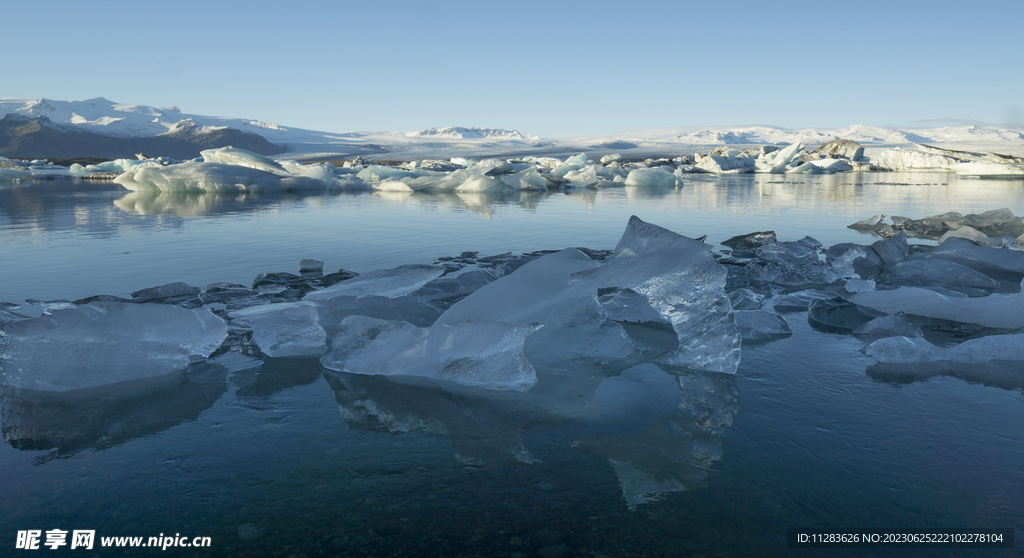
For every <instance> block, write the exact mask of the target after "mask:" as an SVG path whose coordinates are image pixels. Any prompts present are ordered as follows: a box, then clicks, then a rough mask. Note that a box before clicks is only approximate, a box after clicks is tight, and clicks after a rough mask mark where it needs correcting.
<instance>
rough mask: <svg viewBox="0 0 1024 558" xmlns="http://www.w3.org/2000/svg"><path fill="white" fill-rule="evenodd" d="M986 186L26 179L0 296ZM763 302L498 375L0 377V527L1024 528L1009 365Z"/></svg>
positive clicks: (311, 532) (354, 532)
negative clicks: (915, 356) (926, 355)
mask: <svg viewBox="0 0 1024 558" xmlns="http://www.w3.org/2000/svg"><path fill="white" fill-rule="evenodd" d="M1000 207H1008V208H1010V209H1011V210H1013V211H1014V213H1015V214H1017V215H1021V214H1024V183H1022V182H1021V181H994V180H985V181H983V180H972V179H966V178H959V177H956V176H954V175H947V174H916V175H909V174H908V175H902V174H845V175H834V176H824V177H797V178H791V177H780V176H761V175H738V176H729V177H710V176H695V177H691V178H689V179H687V180H686V184H685V186H684V187H683V188H682V189H679V190H672V191H663V192H650V191H646V192H644V191H635V190H632V189H618V190H602V191H593V190H586V191H580V192H569V193H560V192H552V193H546V194H516V195H513V196H507V197H493V196H484V195H478V194H473V195H455V194H451V195H444V196H431V195H421V194H412V195H406V196H393V195H380V194H371V193H366V194H358V195H348V194H346V195H320V194H318V195H299V194H284V195H246V196H234V195H232V196H224V195H219V194H160V195H153V194H136V193H129V192H126V191H124V190H120V189H119V187H117V186H116V185H111V184H89V183H64V182H60V181H52V182H37V183H29V184H25V185H19V186H14V187H4V188H3V189H2V190H0V251H2V254H3V260H4V265H2V266H0V300H6V301H12V302H19V301H22V300H24V299H26V298H34V299H42V300H50V299H58V298H64V299H69V300H74V299H76V298H80V297H84V296H89V295H94V294H100V293H106V294H115V295H122V296H124V295H127V294H128V293H130V292H132V291H134V290H136V289H140V288H144V287H149V286H153V285H159V284H163V283H168V282H172V281H185V282H188V283H190V284H193V285H197V286H204V285H205V284H207V283H211V282H214V281H231V282H238V283H243V284H248V283H250V282H251V281H252V279H253V278H254V277H255V276H256V275H257V274H258V273H261V272H266V271H290V272H297V270H298V261H299V259H301V258H315V259H320V260H323V261H325V262H326V269H327V270H328V271H332V270H334V269H337V268H342V267H343V268H347V269H351V270H354V271H359V272H365V271H369V270H372V269H377V268H384V267H392V266H395V265H399V264H406V263H430V262H434V261H436V259H437V258H438V257H442V256H451V255H457V254H459V253H460V252H462V251H479V252H480V253H481V255H485V254H499V253H504V252H509V251H511V252H514V253H519V252H527V251H532V250H539V249H557V248H562V247H565V246H585V247H589V248H597V249H601V248H611V247H613V246H614V244H615V242H616V240H617V239H618V237H619V236H620V235H621V234H622V230H623V229H624V228H625V224H626V221H627V219H628V217H629V215H632V214H635V215H638V216H640V217H641V218H643V219H644V220H646V221H649V222H652V223H655V224H658V225H662V226H664V227H666V228H669V229H672V230H674V231H676V232H679V233H681V234H685V235H688V236H694V237H696V236H701V235H704V234H707V235H708V241H709V242H712V243H714V242H718V241H721V240H724V239H726V238H728V237H730V236H733V235H736V234H741V233H747V232H752V231H756V230H775V231H776V232H777V233H778V236H779V238H780V239H781V240H796V239H798V238H800V237H803V236H804V235H811V236H813V237H815V238H817V239H818V240H820V241H821V242H823V243H824V244H825V245H826V246H828V245H831V244H834V243H837V242H847V241H852V242H860V243H869V242H871V241H873V240H875V239H873V238H871V237H870V236H867V235H863V234H861V233H857V232H855V231H852V230H850V229H847V228H846V225H847V224H849V223H852V222H854V221H858V220H861V219H864V218H867V217H870V216H871V215H874V214H879V213H888V214H896V215H903V216H907V217H914V218H919V217H923V216H926V215H932V214H937V213H943V212H946V211H959V212H961V213H965V214H966V213H973V212H981V211H985V210H989V209H996V208H1000ZM786 317H787V319H788V320H789V322H790V323H791V325H792V326H793V329H794V335H793V336H792V337H790V338H788V339H784V340H781V341H775V342H772V343H768V344H763V345H748V346H745V347H744V348H743V359H742V362H741V364H740V368H739V371H738V372H737V374H736V375H735V376H729V375H722V374H715V373H700V372H694V371H687V370H676V369H671V368H669V367H665V366H661V367H657V366H654V365H651V364H645V365H639V366H636V367H629V368H626V369H624V368H623V367H616V366H614V365H601V364H596V363H580V364H579V366H577V367H574V368H572V367H570V368H566V369H541V370H538V374H539V376H540V379H541V382H540V383H539V384H538V386H537V387H536V388H535V389H534V390H532V391H531V392H530V394H526V395H522V394H511V395H510V394H495V393H493V392H484V391H482V390H472V389H457V388H451V387H444V386H439V385H430V384H421V383H411V384H410V383H403V382H401V381H397V380H393V379H392V380H389V379H385V378H379V377H367V376H350V375H345V374H335V373H330V372H326V371H324V370H323V369H322V368H321V367H320V365H319V363H318V362H317V361H316V360H315V359H267V360H266V361H265V362H263V363H262V364H259V365H255V366H254V363H251V362H249V363H244V362H241V360H238V361H223V362H220V363H219V364H215V365H202V366H198V367H194V368H192V369H190V370H188V371H185V372H182V373H179V374H177V375H175V376H174V377H173V378H163V379H160V380H154V381H148V382H142V383H139V384H136V385H133V386H131V387H130V388H125V387H124V386H121V387H119V388H117V389H115V390H105V391H104V390H98V391H97V392H95V393H92V394H87V395H85V396H82V397H81V398H79V399H77V400H73V401H68V400H65V399H61V398H60V397H56V398H38V397H35V398H33V397H25V396H24V394H22V395H18V394H12V393H5V395H4V397H3V403H2V416H3V429H4V436H5V441H6V442H7V443H5V444H3V445H2V446H0V478H2V480H0V483H2V486H3V498H2V499H0V533H2V538H0V544H3V545H7V546H6V547H5V548H9V549H13V548H14V538H15V534H16V532H17V531H18V530H26V529H41V530H49V529H65V530H72V529H96V530H97V536H114V535H117V536H145V537H148V536H157V535H159V534H161V533H164V534H174V533H181V534H182V535H187V536H210V537H212V539H213V546H212V548H211V549H209V551H199V550H195V549H174V550H168V551H167V552H175V553H180V554H182V555H217V556H220V555H237V556H282V557H287V556H292V555H295V556H302V555H305V556H330V555H342V556H508V557H512V556H538V555H540V556H573V557H577V556H578V557H584V556H586V557H594V556H609V557H616V556H777V555H788V554H792V553H793V552H797V551H792V550H787V549H786V548H785V544H786V540H785V536H786V529H787V528H788V527H830V528H933V529H935V528H957V527H986V528H1006V527H1011V528H1016V529H1017V532H1018V533H1024V531H1022V529H1024V469H1022V468H1021V467H1020V464H1021V463H1024V426H1022V425H1024V398H1022V390H1024V370H1019V369H1017V368H1015V367H1013V366H1010V365H997V366H995V367H989V368H985V367H980V368H977V369H973V370H945V369H943V370H939V369H934V370H930V371H927V370H926V371H924V372H922V371H920V370H918V371H917V372H916V373H910V372H907V371H901V370H892V369H885V368H884V367H879V366H878V365H876V364H874V361H873V359H871V358H869V357H867V356H865V355H863V354H862V353H861V352H860V348H861V347H862V343H861V342H859V341H858V340H856V339H854V338H852V337H850V336H847V335H839V334H832V333H823V332H820V331H816V330H814V329H812V328H810V327H809V326H808V324H807V321H806V313H794V314H787V315H786ZM257 364H258V363H257ZM247 366H250V367H248V368H247ZM1019 546H1020V545H1019V543H1018V547H1019ZM44 552H49V550H45V551H44ZM74 552H80V551H78V550H76V551H74ZM799 552H800V553H801V554H805V555H820V556H828V555H833V553H831V552H827V551H808V550H804V551H799ZM845 552H846V553H847V554H849V555H858V556H862V555H879V556H889V555H893V556H895V555H902V554H900V551H898V550H873V551H869V550H848V551H845ZM943 552H948V553H952V552H955V553H956V555H977V556H1017V555H1019V549H1017V550H979V551H973V552H972V551H962V550H958V551H943ZM150 553H159V551H151V552H150ZM107 554H112V555H116V554H118V552H116V551H113V550H107V551H105V552H104V554H103V555H107ZM83 555H84V553H83ZM929 555H932V553H929ZM950 555H953V554H950Z"/></svg>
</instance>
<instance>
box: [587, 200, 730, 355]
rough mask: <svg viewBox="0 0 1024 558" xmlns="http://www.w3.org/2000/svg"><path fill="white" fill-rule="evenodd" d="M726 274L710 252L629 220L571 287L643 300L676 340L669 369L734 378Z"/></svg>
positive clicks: (701, 245)
mask: <svg viewBox="0 0 1024 558" xmlns="http://www.w3.org/2000/svg"><path fill="white" fill-rule="evenodd" d="M726 274H727V272H726V269H725V267H723V266H722V265H720V264H719V263H718V262H716V261H715V260H714V258H713V257H712V255H711V246H709V245H707V244H704V243H703V242H699V241H697V240H694V239H692V238H687V237H685V236H682V235H679V234H676V233H674V232H672V231H670V230H668V229H664V228H662V227H659V226H657V225H652V224H650V223H646V222H644V221H642V220H641V219H640V218H638V217H636V216H633V217H630V219H629V224H628V225H627V226H626V231H625V232H624V233H623V235H622V238H621V239H619V243H618V244H617V245H616V246H615V250H614V252H613V253H612V255H611V257H609V258H608V259H606V260H605V263H604V265H602V266H600V267H598V268H595V269H592V270H587V271H581V272H578V273H576V274H575V275H574V276H573V282H574V284H577V285H580V286H584V285H585V286H587V287H589V288H590V289H592V290H594V291H597V290H599V289H609V288H619V289H630V290H632V291H633V292H634V293H636V294H638V295H640V296H642V297H645V298H646V299H647V304H648V305H649V306H650V307H651V308H653V309H654V310H655V311H656V312H657V313H658V314H660V315H661V317H662V319H663V320H664V321H665V322H667V323H670V324H672V328H673V329H674V330H675V332H676V335H677V336H678V338H679V349H678V350H677V351H676V352H675V353H674V354H673V355H672V356H671V357H670V359H669V360H670V362H671V363H672V364H676V365H683V366H689V367H692V368H697V369H701V370H709V371H716V372H727V373H735V372H736V367H737V366H738V365H739V361H740V333H739V330H738V329H737V328H736V324H735V323H733V320H732V318H731V316H730V315H729V314H730V311H731V310H732V307H731V304H730V302H729V297H728V296H727V295H726V293H725V279H726Z"/></svg>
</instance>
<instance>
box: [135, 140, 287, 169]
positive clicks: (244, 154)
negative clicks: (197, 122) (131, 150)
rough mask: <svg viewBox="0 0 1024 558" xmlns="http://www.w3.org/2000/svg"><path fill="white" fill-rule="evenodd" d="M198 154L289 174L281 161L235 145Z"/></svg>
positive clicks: (213, 160)
mask: <svg viewBox="0 0 1024 558" xmlns="http://www.w3.org/2000/svg"><path fill="white" fill-rule="evenodd" d="M199 154H200V155H201V156H202V157H203V161H205V162H207V163H220V164H222V165H232V166H239V167H247V168H251V169H257V170H261V171H266V172H271V173H274V174H281V175H287V174H291V173H289V172H288V171H286V170H285V169H284V167H283V166H281V163H278V162H277V161H275V160H273V159H271V158H270V157H264V156H263V155H259V154H257V153H253V152H251V151H246V150H245V149H238V148H236V147H231V146H228V147H221V148H219V149H206V150H204V151H201V152H200V153H199ZM125 170H127V169H125Z"/></svg>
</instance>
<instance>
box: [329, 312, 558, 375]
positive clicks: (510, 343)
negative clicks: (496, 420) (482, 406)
mask: <svg viewBox="0 0 1024 558" xmlns="http://www.w3.org/2000/svg"><path fill="white" fill-rule="evenodd" d="M540 327H541V326H540V325H539V324H526V325H509V324H504V323H498V322H473V321H467V322H464V323H462V324H459V325H457V326H444V325H434V326H431V327H429V328H420V327H416V326H414V325H412V324H410V323H408V322H401V321H389V320H378V319H376V318H369V317H366V316H349V317H347V318H345V319H344V320H342V321H341V326H340V327H339V329H338V332H337V333H336V334H335V336H334V339H333V340H332V341H331V351H330V353H328V354H326V355H324V356H323V357H322V358H321V359H320V363H321V364H322V365H323V366H324V368H327V369H328V370H334V371H338V372H347V373H350V374H370V375H383V376H421V377H426V378H431V379H434V380H441V381H447V382H454V383H458V384H463V385H469V386H478V387H482V388H486V389H499V390H502V389H507V390H515V391H526V390H528V389H529V388H530V387H532V386H533V385H534V384H536V383H537V374H536V371H535V370H534V368H533V366H532V365H530V363H529V362H527V360H526V357H525V356H524V355H523V344H524V343H525V342H526V338H527V336H529V335H530V334H531V333H533V332H535V331H537V330H538V329H540Z"/></svg>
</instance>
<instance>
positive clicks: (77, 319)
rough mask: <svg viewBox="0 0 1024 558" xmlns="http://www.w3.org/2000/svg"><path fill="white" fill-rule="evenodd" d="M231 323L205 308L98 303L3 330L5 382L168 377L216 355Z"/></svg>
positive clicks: (0, 363) (42, 384) (56, 385)
mask: <svg viewBox="0 0 1024 558" xmlns="http://www.w3.org/2000/svg"><path fill="white" fill-rule="evenodd" d="M226 337H227V325H226V324H225V323H224V320H222V319H220V318H218V317H217V316H215V315H214V314H213V313H211V312H210V311H209V310H207V309H206V308H195V309H185V308H181V307H178V306H172V305H167V304H133V303H124V302H93V303H91V304H83V305H80V306H75V305H72V304H67V305H63V306H62V307H61V308H59V309H53V310H50V311H49V313H48V314H44V315H42V316H39V317H38V318H33V319H29V320H19V321H13V322H6V323H4V324H3V325H2V326H0V368H2V370H0V375H2V376H0V383H3V384H7V385H10V386H14V387H19V388H27V389H36V390H49V391H67V390H72V389H80V388H86V387H92V386H98V385H103V384H110V383H115V382H123V381H126V380H137V379H141V378H150V377H153V376H162V375H164V374H169V373H171V372H174V371H175V370H179V369H182V368H184V367H186V366H188V365H189V364H190V363H192V362H196V361H200V360H203V359H205V358H206V357H208V356H210V354H211V353H213V351H215V350H217V348H218V347H220V345H221V343H222V342H223V341H224V339H225V338H226Z"/></svg>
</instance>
